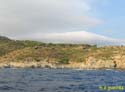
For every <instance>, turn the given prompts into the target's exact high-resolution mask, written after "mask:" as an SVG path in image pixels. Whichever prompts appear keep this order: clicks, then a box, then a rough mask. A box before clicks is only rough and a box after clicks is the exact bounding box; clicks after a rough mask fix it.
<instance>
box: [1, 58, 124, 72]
mask: <svg viewBox="0 0 125 92" xmlns="http://www.w3.org/2000/svg"><path fill="white" fill-rule="evenodd" d="M120 59H121V58H120V57H119V58H118V56H117V59H114V60H101V59H96V58H93V57H89V58H88V59H87V60H86V61H85V62H81V63H80V62H79V63H78V62H71V63H69V64H57V63H50V62H45V61H42V62H33V61H32V62H9V63H8V62H4V63H0V68H51V69H65V68H66V69H80V70H87V69H92V70H94V69H120V70H124V69H125V62H124V60H125V59H123V57H122V60H120Z"/></svg>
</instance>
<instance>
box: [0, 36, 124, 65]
mask: <svg viewBox="0 0 125 92" xmlns="http://www.w3.org/2000/svg"><path fill="white" fill-rule="evenodd" d="M115 54H120V55H125V47H124V46H121V47H120V46H107V47H99V48H98V47H97V46H96V45H93V46H91V45H87V44H53V43H42V42H37V41H29V40H25V41H19V40H11V39H9V38H7V37H3V36H0V62H4V61H6V62H12V61H13V62H31V61H35V62H41V61H42V62H44V61H46V62H52V63H53V62H55V63H58V64H69V63H72V62H78V63H82V62H85V61H86V58H87V57H95V58H96V59H103V60H111V59H112V56H113V55H115Z"/></svg>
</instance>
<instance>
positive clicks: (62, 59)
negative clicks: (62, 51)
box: [58, 57, 69, 64]
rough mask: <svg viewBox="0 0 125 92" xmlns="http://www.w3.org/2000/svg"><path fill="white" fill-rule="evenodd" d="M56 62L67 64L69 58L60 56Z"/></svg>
mask: <svg viewBox="0 0 125 92" xmlns="http://www.w3.org/2000/svg"><path fill="white" fill-rule="evenodd" d="M58 63H59V64H69V59H68V58H67V57H64V58H60V59H59V60H58Z"/></svg>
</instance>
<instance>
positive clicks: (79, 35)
mask: <svg viewBox="0 0 125 92" xmlns="http://www.w3.org/2000/svg"><path fill="white" fill-rule="evenodd" d="M15 39H33V40H37V41H42V42H52V43H76V44H84V43H86V44H97V45H101V46H102V45H121V44H123V43H125V41H122V40H117V39H112V38H109V37H105V36H102V35H97V34H94V33H91V32H86V31H78V32H61V33H51V34H49V33H44V34H43V33H42V32H41V33H40V32H39V33H36V34H34V37H32V35H30V36H26V37H24V36H23V37H18V38H15Z"/></svg>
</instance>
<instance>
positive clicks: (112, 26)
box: [0, 0, 125, 45]
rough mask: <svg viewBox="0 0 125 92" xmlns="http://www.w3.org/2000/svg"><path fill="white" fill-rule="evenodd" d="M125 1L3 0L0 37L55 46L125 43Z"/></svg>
mask: <svg viewBox="0 0 125 92" xmlns="http://www.w3.org/2000/svg"><path fill="white" fill-rule="evenodd" d="M124 3H125V1H124V0H0V35H3V36H8V37H10V38H12V39H19V40H22V39H23V40H26V39H28V40H37V41H42V42H53V43H89V44H123V45H124V44H125V31H124V30H125V26H124V24H125V12H124V9H125V6H124Z"/></svg>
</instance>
